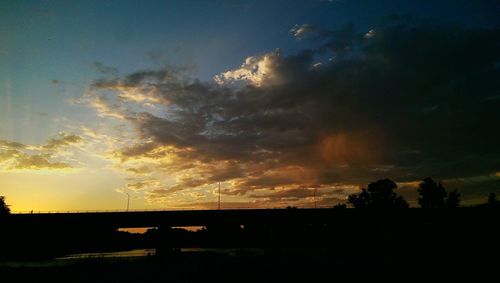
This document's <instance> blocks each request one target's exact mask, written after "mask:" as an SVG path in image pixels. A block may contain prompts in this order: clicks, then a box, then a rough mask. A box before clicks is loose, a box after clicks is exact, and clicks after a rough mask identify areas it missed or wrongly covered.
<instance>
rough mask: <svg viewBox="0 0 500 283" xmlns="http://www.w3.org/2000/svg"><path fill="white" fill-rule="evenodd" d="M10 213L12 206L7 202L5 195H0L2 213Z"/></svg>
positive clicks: (0, 212) (0, 210) (0, 213)
mask: <svg viewBox="0 0 500 283" xmlns="http://www.w3.org/2000/svg"><path fill="white" fill-rule="evenodd" d="M6 214H10V208H9V206H8V205H7V203H5V196H0V215H6Z"/></svg>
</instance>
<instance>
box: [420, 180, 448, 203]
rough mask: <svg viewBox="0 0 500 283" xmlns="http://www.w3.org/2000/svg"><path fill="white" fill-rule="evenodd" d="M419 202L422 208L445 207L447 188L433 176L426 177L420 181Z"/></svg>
mask: <svg viewBox="0 0 500 283" xmlns="http://www.w3.org/2000/svg"><path fill="white" fill-rule="evenodd" d="M419 186H420V189H418V193H419V194H420V197H419V198H418V204H420V206H421V207H422V208H438V207H445V198H446V190H445V189H444V187H443V185H442V184H441V183H436V182H434V180H432V178H426V179H424V180H423V182H422V183H420V185H419Z"/></svg>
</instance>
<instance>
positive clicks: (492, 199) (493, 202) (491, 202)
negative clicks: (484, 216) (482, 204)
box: [487, 193, 500, 207]
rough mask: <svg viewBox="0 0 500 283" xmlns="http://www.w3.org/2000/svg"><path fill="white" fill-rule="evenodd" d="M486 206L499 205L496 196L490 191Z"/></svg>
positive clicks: (499, 202)
mask: <svg viewBox="0 0 500 283" xmlns="http://www.w3.org/2000/svg"><path fill="white" fill-rule="evenodd" d="M487 206H488V207H500V201H498V199H497V196H496V195H495V194H494V193H490V195H489V196H488V203H487Z"/></svg>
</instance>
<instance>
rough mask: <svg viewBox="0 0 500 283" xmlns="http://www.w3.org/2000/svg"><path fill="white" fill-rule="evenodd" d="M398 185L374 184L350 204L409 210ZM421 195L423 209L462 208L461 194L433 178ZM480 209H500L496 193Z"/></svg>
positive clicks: (354, 196) (388, 182)
mask: <svg viewBox="0 0 500 283" xmlns="http://www.w3.org/2000/svg"><path fill="white" fill-rule="evenodd" d="M397 187H398V186H397V185H396V183H395V182H394V181H392V180H390V179H382V180H378V181H375V182H372V183H370V184H369V185H368V188H363V189H361V192H359V193H355V194H351V195H349V196H348V198H347V200H348V203H349V204H350V205H351V206H352V207H354V208H360V209H365V208H371V209H394V208H408V207H409V206H410V205H409V204H408V202H407V201H406V200H405V199H404V198H403V197H402V196H400V195H397V194H396V193H395V192H394V190H395V189H397ZM417 191H418V193H419V198H418V204H419V205H420V207H421V208H457V207H459V206H460V200H461V199H460V193H459V192H458V191H457V190H453V191H451V192H449V193H448V192H447V191H446V189H445V188H444V186H443V184H442V183H441V182H437V183H436V182H435V181H434V180H433V179H432V178H426V179H424V180H423V181H422V182H421V183H420V184H419V188H418V189H417ZM346 207H347V205H345V204H338V205H336V206H334V208H346ZM478 207H500V201H498V199H497V196H496V195H495V194H494V193H490V195H489V196H488V201H487V202H486V203H484V204H480V205H478Z"/></svg>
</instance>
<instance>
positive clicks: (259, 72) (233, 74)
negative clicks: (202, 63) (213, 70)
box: [214, 50, 282, 87]
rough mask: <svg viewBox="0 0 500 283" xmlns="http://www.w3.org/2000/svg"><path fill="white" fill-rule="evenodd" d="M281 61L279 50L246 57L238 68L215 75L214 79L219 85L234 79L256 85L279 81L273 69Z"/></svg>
mask: <svg viewBox="0 0 500 283" xmlns="http://www.w3.org/2000/svg"><path fill="white" fill-rule="evenodd" d="M281 61H282V56H281V52H280V51H279V50H276V51H274V52H270V53H266V54H264V55H260V56H252V57H248V58H246V60H245V62H244V63H243V64H242V65H241V67H240V68H238V69H235V70H231V71H227V72H224V73H222V74H220V75H216V76H215V77H214V80H215V81H216V82H217V83H219V84H221V85H223V84H229V83H232V82H235V81H245V82H246V83H249V84H251V85H254V86H257V87H259V86H263V85H264V84H267V85H269V84H273V83H275V84H276V83H280V82H281V80H280V78H279V77H278V76H277V75H278V74H277V73H276V72H275V70H276V69H277V68H278V67H277V65H279V64H280V63H281Z"/></svg>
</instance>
